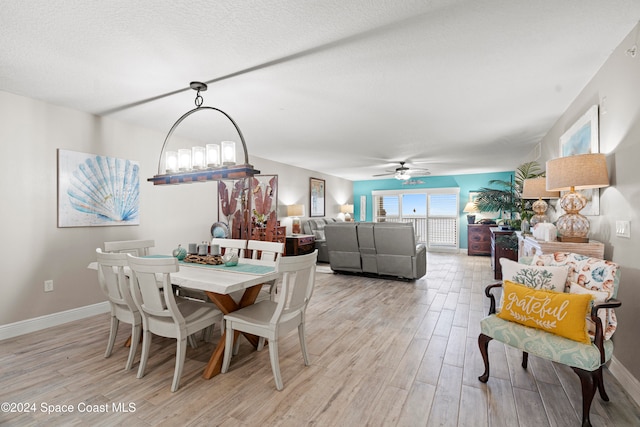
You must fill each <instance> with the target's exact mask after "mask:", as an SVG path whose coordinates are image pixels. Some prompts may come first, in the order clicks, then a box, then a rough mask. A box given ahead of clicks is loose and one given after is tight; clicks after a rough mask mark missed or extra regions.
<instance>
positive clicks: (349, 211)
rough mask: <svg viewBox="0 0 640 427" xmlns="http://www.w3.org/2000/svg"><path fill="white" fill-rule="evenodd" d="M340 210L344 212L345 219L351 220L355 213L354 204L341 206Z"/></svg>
mask: <svg viewBox="0 0 640 427" xmlns="http://www.w3.org/2000/svg"><path fill="white" fill-rule="evenodd" d="M340 212H341V213H343V214H344V220H345V221H351V214H352V213H353V205H342V206H340Z"/></svg>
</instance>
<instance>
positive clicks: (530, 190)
mask: <svg viewBox="0 0 640 427" xmlns="http://www.w3.org/2000/svg"><path fill="white" fill-rule="evenodd" d="M559 197H560V192H559V191H547V180H546V179H545V178H530V179H525V180H524V183H523V184H522V198H523V199H557V198H559Z"/></svg>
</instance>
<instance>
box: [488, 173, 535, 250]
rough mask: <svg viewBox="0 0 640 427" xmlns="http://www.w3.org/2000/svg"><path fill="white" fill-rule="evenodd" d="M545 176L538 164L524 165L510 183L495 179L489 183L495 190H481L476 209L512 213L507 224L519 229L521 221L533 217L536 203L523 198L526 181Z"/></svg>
mask: <svg viewBox="0 0 640 427" xmlns="http://www.w3.org/2000/svg"><path fill="white" fill-rule="evenodd" d="M544 174H545V173H544V171H543V170H542V168H541V167H540V165H539V164H538V162H535V161H533V162H527V163H523V164H521V165H520V166H518V168H517V169H516V171H515V179H512V180H510V181H504V180H499V179H494V180H491V181H489V185H491V186H493V187H494V188H489V187H483V188H481V189H480V190H479V191H478V193H479V194H478V198H477V199H476V207H477V208H478V210H479V211H480V212H496V211H499V212H510V213H511V218H510V219H509V220H507V221H506V222H507V224H508V225H510V226H511V227H513V228H518V229H519V228H520V221H521V220H522V219H528V218H530V217H531V216H532V215H533V210H532V208H531V205H532V204H533V202H534V201H535V200H526V199H523V198H522V186H523V184H524V180H525V179H529V178H538V177H544ZM514 214H517V216H518V218H514ZM516 246H517V244H516Z"/></svg>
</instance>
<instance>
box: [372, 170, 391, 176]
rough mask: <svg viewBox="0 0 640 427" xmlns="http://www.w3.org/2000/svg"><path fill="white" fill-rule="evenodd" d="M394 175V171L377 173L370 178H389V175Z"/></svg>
mask: <svg viewBox="0 0 640 427" xmlns="http://www.w3.org/2000/svg"><path fill="white" fill-rule="evenodd" d="M395 173H396V171H393V172H388V173H378V174H375V175H371V176H390V175H393V174H395Z"/></svg>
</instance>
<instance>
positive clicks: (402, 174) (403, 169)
mask: <svg viewBox="0 0 640 427" xmlns="http://www.w3.org/2000/svg"><path fill="white" fill-rule="evenodd" d="M399 163H400V167H398V168H396V169H395V170H387V171H386V172H385V173H379V174H377V175H373V176H390V175H393V177H394V178H395V179H399V180H402V181H405V180H407V179H409V178H411V176H413V175H417V176H424V175H431V172H429V170H428V169H421V168H410V167H409V166H405V164H406V163H407V162H399Z"/></svg>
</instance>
